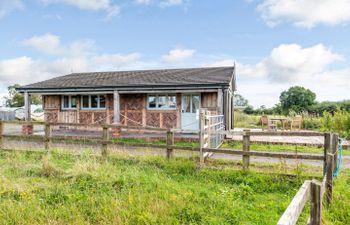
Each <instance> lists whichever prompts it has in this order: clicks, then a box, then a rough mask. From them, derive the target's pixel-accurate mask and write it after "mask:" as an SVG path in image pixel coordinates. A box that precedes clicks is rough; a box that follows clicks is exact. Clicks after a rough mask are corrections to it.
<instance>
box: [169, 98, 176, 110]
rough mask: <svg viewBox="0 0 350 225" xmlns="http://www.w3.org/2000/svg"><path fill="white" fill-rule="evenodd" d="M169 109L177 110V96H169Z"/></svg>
mask: <svg viewBox="0 0 350 225" xmlns="http://www.w3.org/2000/svg"><path fill="white" fill-rule="evenodd" d="M168 107H169V108H171V109H175V108H176V96H175V95H169V96H168Z"/></svg>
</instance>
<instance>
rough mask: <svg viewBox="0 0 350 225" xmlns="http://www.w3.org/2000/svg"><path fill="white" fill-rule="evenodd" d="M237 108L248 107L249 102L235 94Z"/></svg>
mask: <svg viewBox="0 0 350 225" xmlns="http://www.w3.org/2000/svg"><path fill="white" fill-rule="evenodd" d="M234 99H235V106H248V100H247V99H245V98H244V97H243V96H242V95H240V94H235V96H234Z"/></svg>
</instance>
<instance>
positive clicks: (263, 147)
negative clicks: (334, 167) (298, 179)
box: [221, 141, 350, 155]
mask: <svg viewBox="0 0 350 225" xmlns="http://www.w3.org/2000/svg"><path fill="white" fill-rule="evenodd" d="M221 148H232V149H242V141H226V142H225V143H223V144H222V145H221ZM250 150H254V151H270V152H301V153H318V154H323V151H324V150H323V147H317V146H305V145H291V144H263V143H261V144H260V143H252V144H250ZM343 155H350V151H348V150H343Z"/></svg>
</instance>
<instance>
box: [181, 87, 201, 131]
mask: <svg viewBox="0 0 350 225" xmlns="http://www.w3.org/2000/svg"><path fill="white" fill-rule="evenodd" d="M200 100H201V99H200V94H183V95H182V106H181V127H182V129H193V130H198V129H199V109H200Z"/></svg>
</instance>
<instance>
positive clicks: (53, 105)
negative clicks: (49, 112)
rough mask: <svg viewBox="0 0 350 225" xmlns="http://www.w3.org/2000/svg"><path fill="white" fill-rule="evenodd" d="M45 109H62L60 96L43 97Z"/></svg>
mask: <svg viewBox="0 0 350 225" xmlns="http://www.w3.org/2000/svg"><path fill="white" fill-rule="evenodd" d="M43 99H44V109H60V103H61V101H60V96H59V95H46V96H43Z"/></svg>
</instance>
